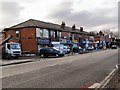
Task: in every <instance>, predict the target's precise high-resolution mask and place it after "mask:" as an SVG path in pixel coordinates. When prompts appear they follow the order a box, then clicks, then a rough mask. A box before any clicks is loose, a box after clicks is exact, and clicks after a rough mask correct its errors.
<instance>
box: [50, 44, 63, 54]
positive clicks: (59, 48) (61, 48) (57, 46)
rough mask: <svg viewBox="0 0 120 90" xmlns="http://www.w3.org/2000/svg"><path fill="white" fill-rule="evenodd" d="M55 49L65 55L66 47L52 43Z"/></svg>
mask: <svg viewBox="0 0 120 90" xmlns="http://www.w3.org/2000/svg"><path fill="white" fill-rule="evenodd" d="M51 44H52V46H53V48H54V49H56V50H58V51H60V52H61V53H64V45H63V44H61V43H60V42H51Z"/></svg>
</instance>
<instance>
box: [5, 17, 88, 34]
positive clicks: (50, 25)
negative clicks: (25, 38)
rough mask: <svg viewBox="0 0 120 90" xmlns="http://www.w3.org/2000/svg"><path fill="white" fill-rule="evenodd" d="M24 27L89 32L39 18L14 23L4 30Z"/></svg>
mask: <svg viewBox="0 0 120 90" xmlns="http://www.w3.org/2000/svg"><path fill="white" fill-rule="evenodd" d="M24 27H39V28H46V29H52V30H59V31H66V32H72V33H81V34H82V33H83V34H87V32H85V31H83V32H80V30H79V29H75V30H72V28H71V27H68V26H65V28H64V29H62V28H61V25H58V24H53V23H49V22H43V21H39V20H35V19H29V20H27V21H25V22H22V23H20V24H17V25H14V26H12V27H9V28H5V29H4V30H11V29H19V28H24Z"/></svg>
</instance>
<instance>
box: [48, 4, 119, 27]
mask: <svg viewBox="0 0 120 90" xmlns="http://www.w3.org/2000/svg"><path fill="white" fill-rule="evenodd" d="M65 4H66V3H65ZM60 5H61V7H64V4H63V5H62V4H60ZM65 7H66V8H61V9H57V8H55V10H54V12H51V13H50V14H49V15H48V16H49V17H51V19H55V20H56V21H58V22H61V21H65V22H66V24H67V23H68V24H69V25H73V24H76V26H77V27H79V26H85V27H95V26H99V25H102V24H112V23H113V24H117V7H116V6H115V7H104V8H101V7H99V8H96V9H95V10H93V11H91V10H89V11H88V10H83V11H79V12H72V11H73V9H72V8H71V7H72V3H71V4H67V5H66V6H65ZM108 15H112V16H110V17H109V16H108Z"/></svg>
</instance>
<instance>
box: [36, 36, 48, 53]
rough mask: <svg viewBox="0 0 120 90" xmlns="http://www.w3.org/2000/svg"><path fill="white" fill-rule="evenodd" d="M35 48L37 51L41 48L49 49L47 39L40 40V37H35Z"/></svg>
mask: <svg viewBox="0 0 120 90" xmlns="http://www.w3.org/2000/svg"><path fill="white" fill-rule="evenodd" d="M37 47H38V51H39V50H40V49H41V48H44V47H50V40H49V38H40V37H37Z"/></svg>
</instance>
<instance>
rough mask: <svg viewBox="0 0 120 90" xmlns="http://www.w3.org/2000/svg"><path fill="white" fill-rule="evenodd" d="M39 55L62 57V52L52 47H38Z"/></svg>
mask: <svg viewBox="0 0 120 90" xmlns="http://www.w3.org/2000/svg"><path fill="white" fill-rule="evenodd" d="M39 55H40V56H41V57H48V56H56V57H62V56H64V53H62V52H60V51H58V50H56V49H54V48H42V49H40V52H39Z"/></svg>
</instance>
